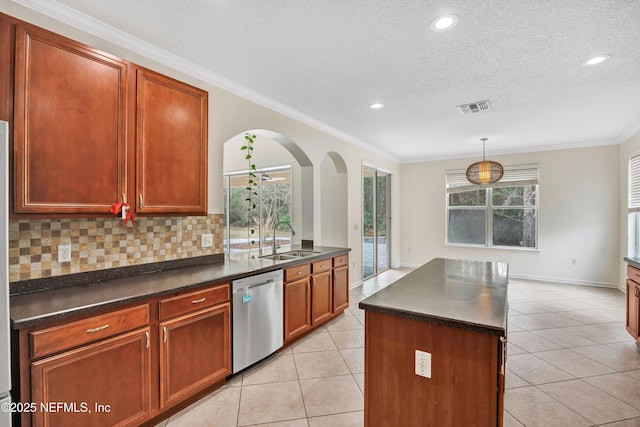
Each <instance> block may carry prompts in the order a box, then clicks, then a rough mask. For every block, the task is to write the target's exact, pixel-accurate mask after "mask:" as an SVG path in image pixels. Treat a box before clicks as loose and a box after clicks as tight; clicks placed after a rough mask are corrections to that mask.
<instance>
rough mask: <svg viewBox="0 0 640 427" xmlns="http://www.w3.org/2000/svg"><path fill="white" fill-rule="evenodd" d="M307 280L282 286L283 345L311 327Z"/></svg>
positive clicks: (309, 296)
mask: <svg viewBox="0 0 640 427" xmlns="http://www.w3.org/2000/svg"><path fill="white" fill-rule="evenodd" d="M310 301H311V295H310V292H309V278H304V279H301V280H296V281H295V282H291V283H285V284H284V341H285V343H286V342H287V341H289V340H291V339H293V338H295V337H297V336H299V335H301V334H303V333H304V332H305V331H306V330H307V329H309V328H310V327H311V315H310V314H309V304H310Z"/></svg>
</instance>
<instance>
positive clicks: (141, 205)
mask: <svg viewBox="0 0 640 427" xmlns="http://www.w3.org/2000/svg"><path fill="white" fill-rule="evenodd" d="M140 207H141V208H142V207H144V203H142V194H140Z"/></svg>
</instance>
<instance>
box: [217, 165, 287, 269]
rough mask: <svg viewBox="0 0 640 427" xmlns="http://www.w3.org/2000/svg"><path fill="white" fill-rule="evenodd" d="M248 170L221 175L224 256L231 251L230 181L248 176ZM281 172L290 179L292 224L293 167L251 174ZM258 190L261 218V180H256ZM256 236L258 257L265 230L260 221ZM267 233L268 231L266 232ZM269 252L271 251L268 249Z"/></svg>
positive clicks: (259, 169) (267, 169) (282, 167)
mask: <svg viewBox="0 0 640 427" xmlns="http://www.w3.org/2000/svg"><path fill="white" fill-rule="evenodd" d="M249 172H250V171H249V170H241V171H233V172H224V173H223V190H222V193H223V218H224V231H223V235H224V237H223V253H224V254H229V253H230V249H231V245H230V242H231V235H230V234H231V230H230V218H229V212H228V209H229V205H230V199H231V193H230V191H229V189H230V188H231V179H232V178H234V177H244V176H247V177H248V175H249ZM281 172H288V173H289V175H290V177H289V180H290V186H291V187H290V194H289V197H290V200H289V203H290V221H291V222H292V223H293V218H294V210H295V209H294V206H295V205H294V193H295V192H294V167H293V165H292V164H290V163H285V164H282V165H278V166H270V167H263V168H258V169H256V170H255V171H253V173H255V174H256V175H258V176H260V177H261V176H262V175H264V174H268V173H281ZM258 183H259V185H258V188H257V189H256V190H257V192H258V196H257V197H258V201H257V208H258V212H259V216H260V218H262V213H263V210H262V209H263V205H262V196H263V185H264V183H263V180H262V179H258ZM256 231H257V235H256V237H255V240H256V248H255V249H257V250H258V256H262V255H263V254H264V250H265V247H264V240H265V229H264V226H263V223H262V221H261V222H260V224H258V226H257V230H256ZM266 231H267V232H268V231H269V230H266ZM224 242H226V243H224ZM291 244H293V242H291ZM269 250H271V249H269ZM234 252H235V251H234ZM240 252H249V250H248V249H247V250H246V251H240Z"/></svg>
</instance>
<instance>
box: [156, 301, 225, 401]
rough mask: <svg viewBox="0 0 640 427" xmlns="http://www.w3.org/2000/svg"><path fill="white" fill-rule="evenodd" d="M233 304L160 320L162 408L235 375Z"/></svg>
mask: <svg viewBox="0 0 640 427" xmlns="http://www.w3.org/2000/svg"><path fill="white" fill-rule="evenodd" d="M229 315H230V304H229V303H226V304H222V305H218V306H215V307H212V308H208V309H205V310H202V311H198V312H196V313H192V314H188V315H185V316H181V317H177V318H175V319H172V320H169V321H166V322H162V323H160V337H161V338H162V345H161V346H160V407H161V408H164V407H166V406H169V405H171V404H173V403H175V402H177V401H181V400H183V399H185V398H186V397H188V396H190V395H192V394H193V393H195V392H196V391H198V390H201V389H203V388H205V387H207V386H209V385H212V384H215V383H217V382H219V381H222V380H224V378H225V377H226V376H227V375H230V374H231V336H230V326H229Z"/></svg>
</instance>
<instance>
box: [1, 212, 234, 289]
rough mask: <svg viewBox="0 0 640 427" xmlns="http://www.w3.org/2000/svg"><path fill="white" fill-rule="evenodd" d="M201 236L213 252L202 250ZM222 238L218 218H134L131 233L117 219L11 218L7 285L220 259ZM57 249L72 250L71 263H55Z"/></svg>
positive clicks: (221, 228) (219, 215)
mask: <svg viewBox="0 0 640 427" xmlns="http://www.w3.org/2000/svg"><path fill="white" fill-rule="evenodd" d="M205 233H211V234H213V247H210V248H202V247H201V244H200V242H201V235H202V234H205ZM223 233H224V222H223V215H222V214H210V215H208V216H197V217H196V216H194V217H155V218H147V217H137V218H136V219H135V228H132V227H131V224H129V225H128V226H127V227H125V226H124V225H123V223H122V220H121V219H118V218H81V219H12V220H10V221H9V281H10V282H17V281H21V280H30V279H40V278H43V277H51V276H61V275H64V274H72V273H83V272H88V271H95V270H103V269H107V268H112V267H125V266H130V265H136V264H148V263H153V262H161V261H169V260H176V259H182V258H190V257H197V256H204V255H214V254H220V253H222V252H223ZM58 245H71V262H65V263H58Z"/></svg>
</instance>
